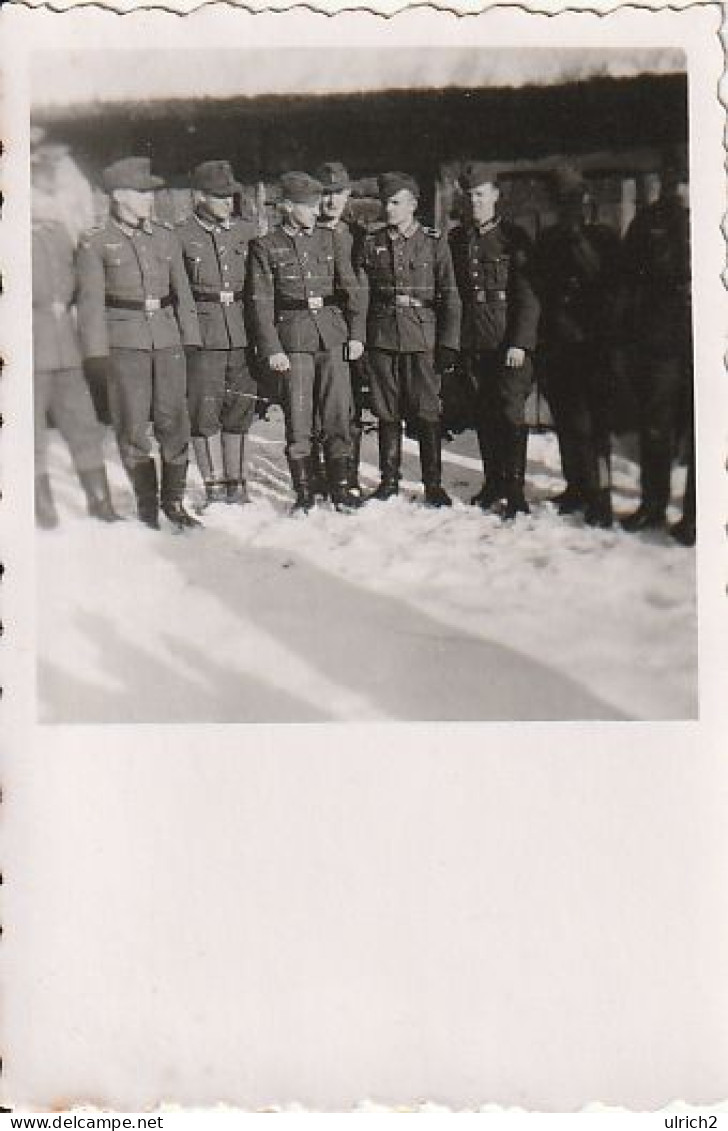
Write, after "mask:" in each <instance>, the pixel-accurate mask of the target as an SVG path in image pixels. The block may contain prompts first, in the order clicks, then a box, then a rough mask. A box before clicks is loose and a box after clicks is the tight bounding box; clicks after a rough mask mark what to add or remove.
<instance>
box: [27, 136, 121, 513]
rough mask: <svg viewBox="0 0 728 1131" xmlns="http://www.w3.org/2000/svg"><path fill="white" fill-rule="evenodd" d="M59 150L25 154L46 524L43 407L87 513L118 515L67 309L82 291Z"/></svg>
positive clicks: (39, 491)
mask: <svg viewBox="0 0 728 1131" xmlns="http://www.w3.org/2000/svg"><path fill="white" fill-rule="evenodd" d="M65 152H66V151H65V148H59V147H56V146H52V145H50V144H47V145H44V146H38V147H37V149H36V150H35V151H34V152H33V153H32V155H31V219H32V241H31V243H32V272H33V274H32V283H33V401H34V417H35V516H36V522H37V523H38V525H39V526H40V527H42V528H44V529H51V528H53V527H55V526H57V525H58V512H57V511H56V507H55V503H54V501H53V493H52V490H51V484H50V479H49V476H48V466H47V455H46V449H47V426H48V414H49V413H50V414H51V416H52V418H53V421H54V423H55V424H56V426H57V427H58V429H59V431H60V433H61V435H62V436H63V438H64V440H65V441H66V443H67V444H68V447H69V448H70V451H71V458H72V460H73V464H74V467H75V469H76V473H77V475H78V478H79V480H80V482H81V486H82V487H83V490H84V493H85V495H86V501H87V505H88V512H89V514H90V515H92V517H94V518H98V519H100V520H101V521H102V522H115V521H116V520H117V519H118V518H119V515H118V514H117V513H116V511H115V510H114V507H113V504H112V502H111V495H110V492H109V483H108V479H107V476H106V469H105V467H104V459H103V455H102V436H103V427H102V426H101V425H100V424H99V421H98V419H97V417H96V414H95V412H94V409H93V403H92V400H91V394H90V392H89V388H88V385H87V383H86V380H85V378H84V375H83V368H82V361H81V350H80V347H79V343H78V337H77V334H76V327H75V324H74V320H73V314H72V307H73V304H74V302H76V301H78V299H79V297H80V296H79V281H78V277H77V273H76V265H75V248H74V246H73V242H72V239H71V236H70V235H69V233H68V231H67V230H66V228H65V226H64V225H63V224H62V223H60V222H59V220H58V215H59V210H58V207H57V203H58V202H57V196H56V182H55V172H56V158H57V157H58V156H59V154H65Z"/></svg>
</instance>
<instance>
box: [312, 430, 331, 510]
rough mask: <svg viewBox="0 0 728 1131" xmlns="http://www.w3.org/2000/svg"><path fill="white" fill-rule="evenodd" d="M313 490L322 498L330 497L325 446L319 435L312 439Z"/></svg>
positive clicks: (315, 494)
mask: <svg viewBox="0 0 728 1131" xmlns="http://www.w3.org/2000/svg"><path fill="white" fill-rule="evenodd" d="M309 478H310V480H311V491H312V492H313V494H314V496H318V497H319V498H320V499H328V497H329V480H328V475H327V474H326V459H325V456H324V446H323V444H322V442H321V440H320V439H319V437H318V436H314V438H313V440H312V441H311V459H310V476H309Z"/></svg>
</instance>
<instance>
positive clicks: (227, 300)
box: [220, 291, 235, 306]
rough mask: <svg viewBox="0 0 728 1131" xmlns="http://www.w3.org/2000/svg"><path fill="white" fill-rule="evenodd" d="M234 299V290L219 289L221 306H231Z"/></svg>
mask: <svg viewBox="0 0 728 1131" xmlns="http://www.w3.org/2000/svg"><path fill="white" fill-rule="evenodd" d="M234 299H235V293H234V291H220V302H221V303H222V305H223V306H232V304H233V301H234Z"/></svg>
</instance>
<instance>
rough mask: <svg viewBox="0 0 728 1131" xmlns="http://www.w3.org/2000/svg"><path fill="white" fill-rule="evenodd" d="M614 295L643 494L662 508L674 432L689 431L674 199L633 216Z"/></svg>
mask: <svg viewBox="0 0 728 1131" xmlns="http://www.w3.org/2000/svg"><path fill="white" fill-rule="evenodd" d="M621 299H622V303H621V305H622V307H623V310H624V331H625V337H626V340H627V344H628V346H629V347H631V358H630V360H631V363H632V364H631V367H630V369H631V375H632V379H633V383H634V391H635V397H636V401H637V408H638V412H639V432H640V452H641V462H642V495H643V502H645V503H647V504H649V505H650V506H654V507H655V508H656V509H664V508H665V507H666V506H667V503H668V501H669V495H670V465H671V461H672V457H673V455H674V451H675V441H676V437H677V435H678V433H680V432H684V433H686V434H687V438H688V447H690V444H691V443H692V433H693V357H692V323H691V317H692V311H691V295H690V222H689V213H688V210H687V208H685V207H683V206H682V205H681V204H680V203H679V202H678V201H677V200H672V199H670V200H662V199H661V200H658V201H657V202H656V203H655V204H652V205H650V206H649V207H647V208H645V209H644V210H643V211H642V212H641V213H640V214H638V215H637V217H636V218H635V219H634V220H633V222H632V224H631V226H630V228H629V230H628V232H627V235H626V236H625V240H624V244H623V253H622V295H621ZM692 505H693V506H694V501H693V503H692Z"/></svg>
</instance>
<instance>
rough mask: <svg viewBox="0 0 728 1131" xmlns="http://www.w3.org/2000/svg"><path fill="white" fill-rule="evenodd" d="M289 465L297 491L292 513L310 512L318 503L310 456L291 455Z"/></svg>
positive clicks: (294, 487)
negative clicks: (314, 489) (312, 479)
mask: <svg viewBox="0 0 728 1131" xmlns="http://www.w3.org/2000/svg"><path fill="white" fill-rule="evenodd" d="M288 466H289V468H290V470H291V482H292V483H293V490H294V491H295V492H296V501H295V503H294V504H293V507H292V508H291V514H308V512H309V511H310V510H312V509H313V507H314V506H315V505H316V499H315V497H314V493H313V490H312V488H311V475H310V461H309V459H308V456H295V457H294V456H289V457H288Z"/></svg>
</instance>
